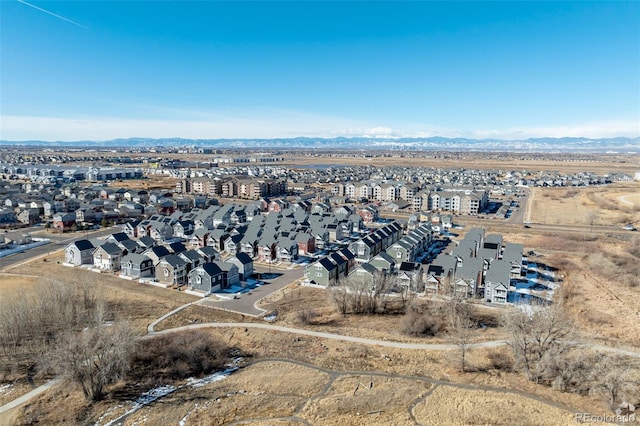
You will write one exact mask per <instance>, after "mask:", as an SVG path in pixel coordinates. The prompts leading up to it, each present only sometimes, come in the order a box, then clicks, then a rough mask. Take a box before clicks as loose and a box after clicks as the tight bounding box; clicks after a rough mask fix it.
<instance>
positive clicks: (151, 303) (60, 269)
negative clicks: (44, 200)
mask: <svg viewBox="0 0 640 426" xmlns="http://www.w3.org/2000/svg"><path fill="white" fill-rule="evenodd" d="M62 260H63V257H62V254H59V255H57V256H54V257H49V258H48V261H47V262H43V261H42V260H39V261H34V262H31V263H28V264H25V265H21V266H18V267H15V268H12V269H10V270H9V271H8V272H9V273H10V274H2V275H0V277H1V278H2V279H1V281H0V294H1V295H2V297H3V298H5V297H7V298H9V297H12V296H15V295H24V294H29V293H30V292H32V291H33V290H34V288H37V287H36V284H38V283H41V282H44V281H49V280H53V281H55V280H65V281H68V282H75V283H85V282H86V283H90V284H92V285H94V286H95V287H96V288H97V290H98V292H99V293H100V294H101V295H102V296H103V297H104V299H105V301H106V302H107V304H108V305H109V307H110V308H112V310H113V311H115V312H116V315H117V316H118V317H119V318H126V319H128V320H129V321H131V323H132V324H133V325H134V326H135V328H136V329H137V330H138V331H139V332H140V333H146V331H147V326H148V325H149V323H151V322H152V321H153V320H155V319H156V318H158V317H159V316H161V315H162V314H164V313H167V312H169V311H171V310H172V309H175V308H177V307H178V306H181V305H184V304H185V303H189V302H193V301H195V300H197V298H196V297H194V296H190V295H188V294H185V293H182V292H179V291H176V290H170V289H163V288H158V287H153V286H148V285H142V284H139V283H138V282H137V281H128V280H124V279H120V278H118V277H117V276H115V275H112V274H99V273H96V272H91V271H88V270H84V269H79V268H69V267H65V266H62V264H61V262H62ZM58 262H60V263H58ZM35 277H38V278H35Z"/></svg>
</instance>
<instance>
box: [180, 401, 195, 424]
mask: <svg viewBox="0 0 640 426" xmlns="http://www.w3.org/2000/svg"><path fill="white" fill-rule="evenodd" d="M197 408H198V404H196V405H195V407H193V410H190V411H189V412H188V413H187V415H186V416H184V417H183V418H182V419H180V423H178V424H179V425H180V426H185V425H186V424H187V419H188V418H189V416H190V415H191V413H193V412H194V411H195V410H196V409H197Z"/></svg>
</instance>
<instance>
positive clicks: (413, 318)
mask: <svg viewBox="0 0 640 426" xmlns="http://www.w3.org/2000/svg"><path fill="white" fill-rule="evenodd" d="M434 311H435V309H430V308H429V306H417V305H410V306H409V308H408V309H407V313H406V314H405V315H404V318H403V320H402V331H403V333H406V334H408V335H410V336H437V335H438V333H440V332H441V331H442V329H443V325H444V323H443V320H442V318H444V315H437V314H436V312H434Z"/></svg>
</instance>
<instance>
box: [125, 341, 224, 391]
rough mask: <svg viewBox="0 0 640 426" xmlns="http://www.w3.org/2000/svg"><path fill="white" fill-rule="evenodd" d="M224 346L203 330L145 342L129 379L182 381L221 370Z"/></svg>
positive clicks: (137, 354)
mask: <svg viewBox="0 0 640 426" xmlns="http://www.w3.org/2000/svg"><path fill="white" fill-rule="evenodd" d="M226 360H227V347H226V346H225V345H224V344H222V343H221V342H220V341H218V340H216V339H214V338H213V337H212V336H211V335H210V334H209V333H207V332H206V331H202V330H199V331H183V332H180V333H171V334H166V335H162V336H157V337H153V338H150V339H148V340H144V341H142V342H141V343H140V346H139V348H138V350H137V351H136V353H135V354H134V355H133V357H132V360H131V371H130V373H129V375H130V376H131V378H132V379H138V380H139V379H143V378H149V377H153V378H154V379H156V380H159V381H162V380H166V379H169V380H172V379H183V378H186V377H191V376H199V375H202V374H208V373H211V372H212V371H215V370H217V369H220V368H222V367H223V366H224V364H225V362H226Z"/></svg>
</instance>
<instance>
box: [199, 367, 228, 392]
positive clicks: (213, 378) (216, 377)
mask: <svg viewBox="0 0 640 426" xmlns="http://www.w3.org/2000/svg"><path fill="white" fill-rule="evenodd" d="M236 370H238V367H230V368H227V369H226V370H224V371H218V372H217V373H213V374H211V375H209V376H205V377H203V378H201V379H194V378H189V380H188V381H187V386H191V387H192V388H200V387H202V386H205V385H208V384H210V383H215V382H219V381H220V380H222V379H226V378H227V377H229V375H230V374H231V373H233V372H234V371H236Z"/></svg>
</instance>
